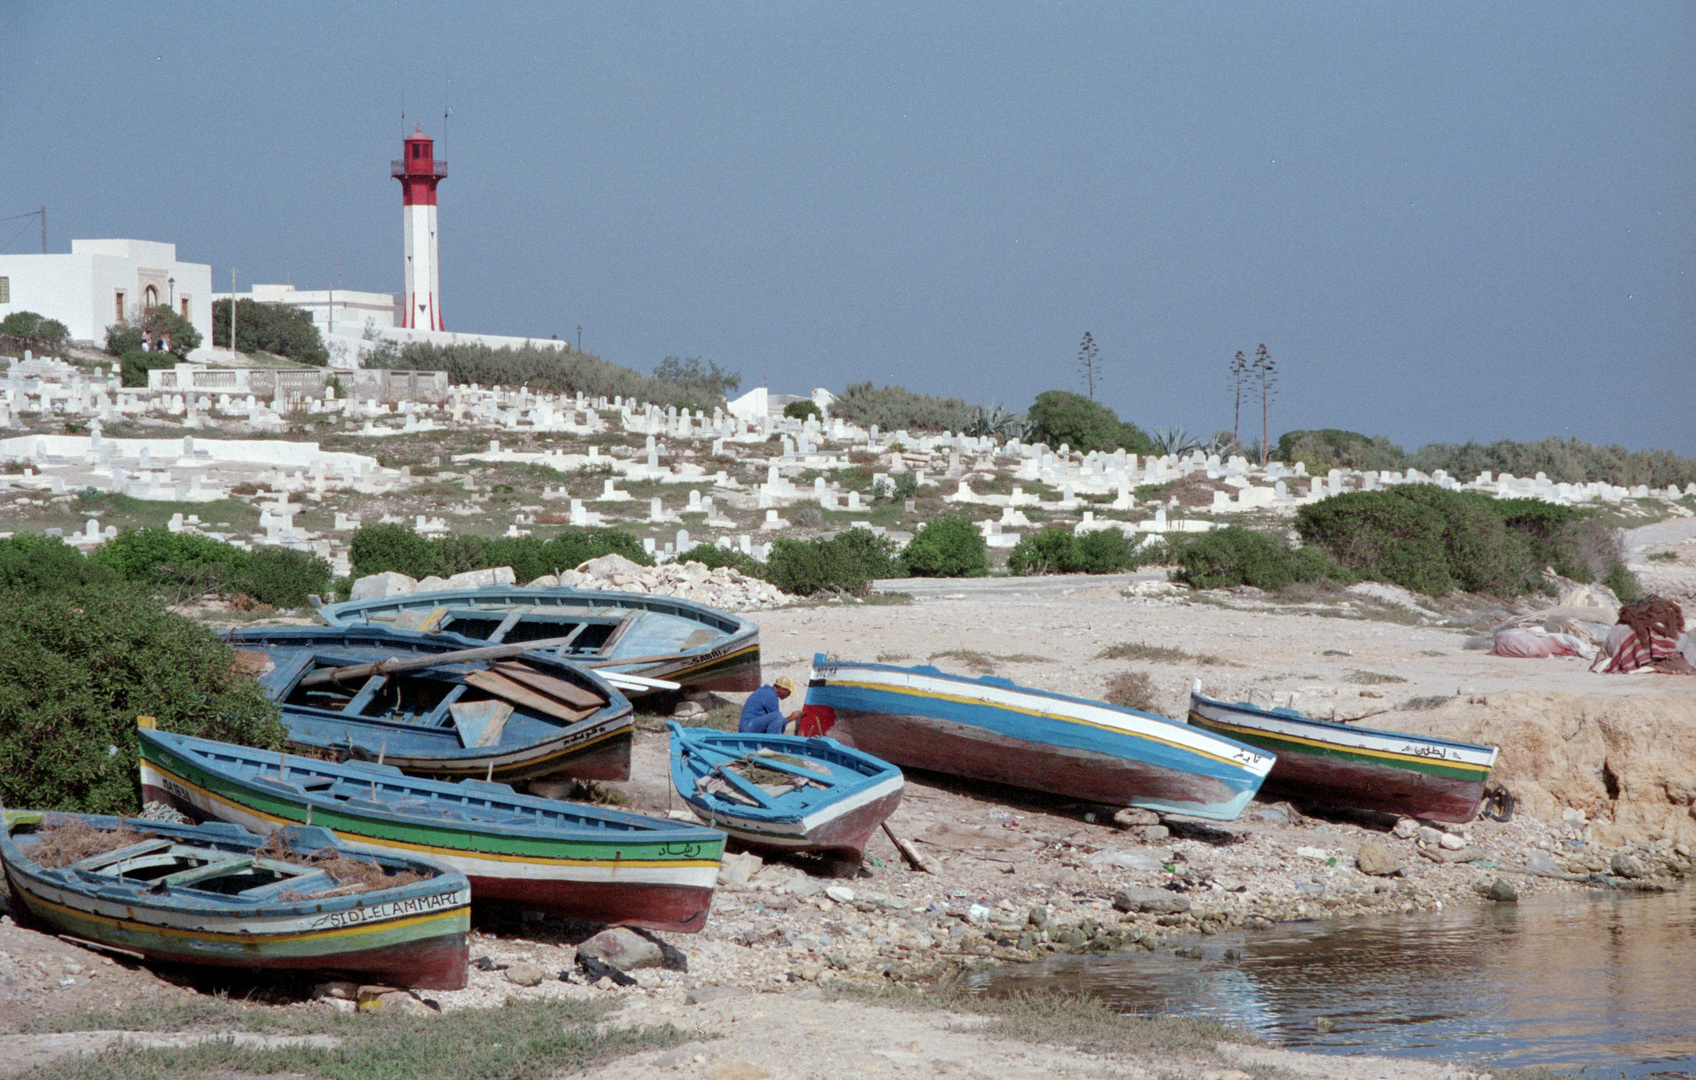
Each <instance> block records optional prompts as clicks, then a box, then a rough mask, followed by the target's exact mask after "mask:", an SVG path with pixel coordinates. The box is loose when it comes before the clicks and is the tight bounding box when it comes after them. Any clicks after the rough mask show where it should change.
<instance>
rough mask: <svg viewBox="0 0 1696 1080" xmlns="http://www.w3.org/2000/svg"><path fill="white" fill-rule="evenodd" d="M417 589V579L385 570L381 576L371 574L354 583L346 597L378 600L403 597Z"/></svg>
mask: <svg viewBox="0 0 1696 1080" xmlns="http://www.w3.org/2000/svg"><path fill="white" fill-rule="evenodd" d="M417 587H418V581H417V579H415V578H412V577H408V576H407V575H406V574H402V573H398V572H396V571H394V570H385V571H383V572H382V573H381V574H371V575H369V576H367V577H362V578H360V579H359V580H358V581H355V582H354V583H353V590H352V592H350V593H349V594H348V597H349V599H352V600H380V599H382V598H383V597H385V596H401V595H404V594H406V593H409V592H412V591H413V590H414V589H416V588H417Z"/></svg>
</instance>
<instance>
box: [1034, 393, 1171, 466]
mask: <svg viewBox="0 0 1696 1080" xmlns="http://www.w3.org/2000/svg"><path fill="white" fill-rule="evenodd" d="M1028 415H1029V418H1030V419H1029V426H1030V432H1029V436H1030V439H1031V441H1032V442H1041V443H1047V444H1048V445H1049V446H1059V445H1060V444H1061V443H1065V444H1066V445H1068V446H1070V447H1071V448H1072V449H1073V450H1077V451H1080V452H1082V453H1086V454H1087V453H1089V452H1090V451H1091V450H1108V451H1112V450H1118V449H1120V448H1123V449H1125V450H1127V451H1129V452H1130V453H1133V454H1152V453H1155V452H1156V449H1155V445H1154V441H1153V440H1152V439H1150V438H1149V437H1148V435H1147V434H1145V433H1144V432H1143V431H1142V430H1141V429H1140V428H1138V427H1137V426H1136V425H1135V424H1131V423H1126V422H1124V421H1121V420H1120V419H1119V417H1118V415H1117V414H1115V413H1114V412H1113V410H1112V409H1109V408H1108V407H1107V406H1105V405H1103V404H1101V403H1100V402H1099V401H1091V400H1090V399H1089V398H1086V397H1084V396H1083V395H1082V394H1074V393H1071V392H1070V391H1066V390H1044V391H1043V392H1042V393H1040V394H1038V395H1037V396H1036V401H1035V403H1034V404H1032V405H1031V408H1030V413H1029V414H1028Z"/></svg>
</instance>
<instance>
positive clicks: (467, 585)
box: [448, 566, 518, 589]
mask: <svg viewBox="0 0 1696 1080" xmlns="http://www.w3.org/2000/svg"><path fill="white" fill-rule="evenodd" d="M517 582H518V575H516V574H514V573H513V572H512V567H510V566H495V567H491V568H489V569H487V570H467V571H465V573H463V574H455V575H454V576H452V577H450V578H448V588H450V589H487V588H491V587H494V586H497V585H513V584H516V583H517Z"/></svg>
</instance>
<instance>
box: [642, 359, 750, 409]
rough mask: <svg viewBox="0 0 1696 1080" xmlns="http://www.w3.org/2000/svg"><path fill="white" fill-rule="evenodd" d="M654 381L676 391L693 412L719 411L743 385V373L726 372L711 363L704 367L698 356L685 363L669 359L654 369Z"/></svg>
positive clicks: (708, 362)
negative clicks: (704, 410)
mask: <svg viewBox="0 0 1696 1080" xmlns="http://www.w3.org/2000/svg"><path fill="white" fill-rule="evenodd" d="M654 378H656V379H658V380H659V381H660V382H663V383H669V384H671V385H672V386H675V387H677V388H678V390H680V391H681V392H682V393H683V396H684V399H685V400H687V401H688V402H690V405H689V406H688V407H689V408H692V409H712V408H716V407H717V406H719V405H722V404H724V402H725V399H727V398H728V397H730V395H731V394H734V393H735V392H736V388H737V387H739V386H741V385H742V373H741V372H739V371H727V370H725V369H723V368H721V367H719V366H718V365H717V364H715V363H713V362H712V361H711V360H708V361H707V366H706V367H702V366H701V358H700V357H699V356H691V357H689V358H688V359H686V360H680V359H678V358H677V357H675V356H668V357H666V358H665V359H664V360H661V361H660V362H659V363H658V364H656V365H655V366H654ZM679 407H680V408H681V407H682V406H679Z"/></svg>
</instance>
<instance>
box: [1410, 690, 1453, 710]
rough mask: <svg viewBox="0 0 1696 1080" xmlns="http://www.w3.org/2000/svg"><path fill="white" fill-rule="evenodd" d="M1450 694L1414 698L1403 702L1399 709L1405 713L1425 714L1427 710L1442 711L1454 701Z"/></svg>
mask: <svg viewBox="0 0 1696 1080" xmlns="http://www.w3.org/2000/svg"><path fill="white" fill-rule="evenodd" d="M1453 700H1454V697H1453V696H1451V695H1449V694H1432V695H1431V696H1430V697H1413V698H1408V699H1407V700H1406V701H1404V702H1402V703H1401V704H1400V705H1398V706H1397V708H1399V709H1401V710H1402V711H1403V712H1423V711H1425V710H1427V709H1440V708H1442V707H1443V706H1444V705H1447V704H1448V703H1449V702H1451V701H1453Z"/></svg>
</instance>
